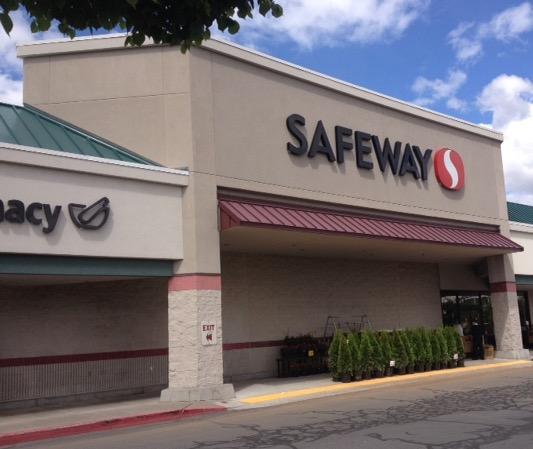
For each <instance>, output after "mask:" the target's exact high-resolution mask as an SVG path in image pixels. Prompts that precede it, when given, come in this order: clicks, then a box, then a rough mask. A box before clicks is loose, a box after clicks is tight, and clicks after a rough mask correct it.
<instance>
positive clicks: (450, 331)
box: [444, 326, 459, 360]
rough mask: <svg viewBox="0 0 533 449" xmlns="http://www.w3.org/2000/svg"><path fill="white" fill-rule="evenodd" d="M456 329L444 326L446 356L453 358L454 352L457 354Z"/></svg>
mask: <svg viewBox="0 0 533 449" xmlns="http://www.w3.org/2000/svg"><path fill="white" fill-rule="evenodd" d="M456 333H457V332H456V330H455V329H454V328H453V327H451V326H446V327H445V328H444V337H445V338H446V347H447V348H448V357H449V359H450V360H453V356H454V354H458V353H459V350H458V348H457V341H456V340H455V334H456Z"/></svg>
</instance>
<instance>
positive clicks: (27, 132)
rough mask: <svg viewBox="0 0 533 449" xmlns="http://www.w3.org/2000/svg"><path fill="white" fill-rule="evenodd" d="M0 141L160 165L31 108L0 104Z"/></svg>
mask: <svg viewBox="0 0 533 449" xmlns="http://www.w3.org/2000/svg"><path fill="white" fill-rule="evenodd" d="M0 142H4V143H11V144H16V145H24V146H29V147H37V148H43V149H47V150H55V151H62V152H65V153H72V154H78V155H83V156H94V157H101V158H104V159H113V160H115V161H123V162H135V163H137V164H146V165H159V164H156V163H155V162H152V161H150V160H149V159H145V158H143V157H141V156H139V155H137V154H135V153H133V152H131V151H129V150H127V149H125V148H122V147H120V146H118V145H115V144H113V143H111V142H108V141H106V140H105V139H102V138H99V137H97V136H95V135H92V134H90V133H88V132H87V131H84V130H82V129H80V128H78V127H76V126H74V125H71V124H70V123H67V122H64V121H62V120H60V119H58V118H56V117H53V116H51V115H48V114H46V113H45V112H43V111H40V110H38V109H35V108H33V107H31V106H27V105H25V106H16V105H12V104H7V103H1V102H0Z"/></svg>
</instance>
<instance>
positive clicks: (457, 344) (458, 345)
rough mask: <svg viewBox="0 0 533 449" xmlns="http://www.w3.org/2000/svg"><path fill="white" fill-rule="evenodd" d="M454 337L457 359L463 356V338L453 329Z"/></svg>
mask: <svg viewBox="0 0 533 449" xmlns="http://www.w3.org/2000/svg"><path fill="white" fill-rule="evenodd" d="M453 333H454V335H453V337H454V339H455V348H456V350H457V354H459V359H461V360H462V359H464V358H465V347H464V345H463V339H462V338H461V336H460V335H459V334H458V333H457V331H456V330H455V329H454V332H453Z"/></svg>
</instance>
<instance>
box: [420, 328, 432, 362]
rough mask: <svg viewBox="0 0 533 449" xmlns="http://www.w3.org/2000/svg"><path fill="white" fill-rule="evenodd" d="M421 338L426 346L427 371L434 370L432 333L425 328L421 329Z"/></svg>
mask: <svg viewBox="0 0 533 449" xmlns="http://www.w3.org/2000/svg"><path fill="white" fill-rule="evenodd" d="M419 333H420V337H421V338H422V342H423V345H424V357H425V358H424V361H425V364H426V371H431V370H432V369H433V349H432V348H433V347H432V345H431V331H430V330H429V329H426V328H424V327H421V328H420V329H419Z"/></svg>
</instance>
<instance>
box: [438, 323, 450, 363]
mask: <svg viewBox="0 0 533 449" xmlns="http://www.w3.org/2000/svg"><path fill="white" fill-rule="evenodd" d="M435 334H436V335H437V341H438V342H439V346H440V362H441V363H448V361H449V360H450V355H449V353H448V345H447V344H446V337H445V336H444V328H442V327H439V328H438V329H435Z"/></svg>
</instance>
